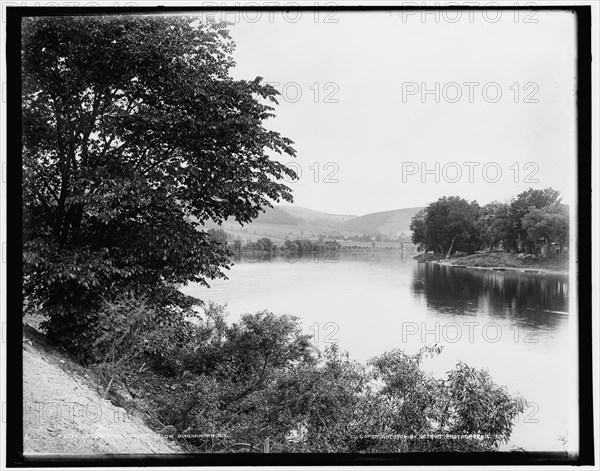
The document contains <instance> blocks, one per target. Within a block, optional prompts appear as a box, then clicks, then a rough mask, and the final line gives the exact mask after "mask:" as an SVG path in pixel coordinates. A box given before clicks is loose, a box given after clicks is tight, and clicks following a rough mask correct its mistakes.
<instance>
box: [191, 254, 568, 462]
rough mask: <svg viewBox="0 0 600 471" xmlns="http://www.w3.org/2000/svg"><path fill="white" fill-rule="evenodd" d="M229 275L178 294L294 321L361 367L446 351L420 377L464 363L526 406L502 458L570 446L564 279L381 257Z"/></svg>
mask: <svg viewBox="0 0 600 471" xmlns="http://www.w3.org/2000/svg"><path fill="white" fill-rule="evenodd" d="M227 276H228V278H229V279H228V280H215V281H212V282H211V283H210V284H211V287H210V289H209V288H206V287H202V286H200V285H197V284H190V285H188V286H186V287H185V288H183V291H184V292H185V293H187V294H191V295H193V296H197V297H199V298H201V299H203V300H204V301H214V302H217V303H223V304H224V303H227V311H228V312H229V314H230V315H229V320H230V321H235V320H237V319H238V318H239V316H240V315H241V314H244V313H254V312H257V311H260V310H264V309H267V310H269V311H272V312H274V313H276V314H291V315H295V316H297V317H298V318H299V319H300V320H301V322H302V325H303V328H304V331H305V332H306V333H311V334H312V335H313V340H314V342H315V343H316V344H317V346H319V347H320V348H324V347H325V346H326V345H327V344H328V343H331V342H337V343H338V345H339V347H340V348H341V349H342V350H345V351H348V352H349V353H350V354H351V355H352V356H353V357H354V358H355V359H357V360H359V361H361V362H365V361H366V360H368V359H369V358H371V357H373V356H376V355H378V354H381V353H383V352H385V351H388V350H392V349H394V348H402V349H405V350H406V351H408V352H415V351H417V350H418V349H419V348H420V347H421V346H422V345H424V344H435V343H437V344H439V345H442V346H443V347H444V350H443V352H442V354H441V355H439V356H437V357H436V358H434V359H431V360H427V361H426V362H425V363H424V365H423V366H424V368H425V369H426V370H428V371H430V372H431V373H433V374H434V375H436V376H439V377H441V376H443V375H444V374H445V372H446V371H448V370H450V369H452V368H453V367H454V365H455V364H456V362H457V361H459V360H461V361H463V362H465V363H467V364H468V365H470V366H474V367H478V368H485V369H488V370H489V372H490V374H491V375H492V378H493V379H494V381H495V382H496V383H498V384H501V385H504V386H506V387H507V388H508V390H509V391H510V392H511V393H520V394H521V395H523V396H524V397H525V398H526V399H527V400H528V407H527V409H526V411H525V413H524V414H523V415H522V416H521V417H520V418H519V421H518V423H517V425H516V427H515V429H514V431H513V435H512V437H511V440H510V442H509V443H508V444H506V445H505V446H503V448H502V449H505V450H508V449H511V448H514V447H521V448H524V449H525V450H528V451H562V450H565V449H568V448H572V447H573V446H574V445H575V444H576V443H574V442H575V441H576V440H575V435H574V432H575V425H576V424H574V423H573V422H571V423H569V413H571V416H573V414H575V415H576V409H573V408H574V406H575V404H576V389H575V390H574V391H573V387H572V385H573V384H574V381H573V377H572V375H571V377H569V375H568V372H569V371H571V370H572V369H573V367H574V366H573V365H575V368H576V363H575V364H573V358H574V357H573V355H574V352H576V350H577V345H576V342H573V340H570V339H572V338H573V336H572V335H569V329H573V328H574V325H575V323H574V322H573V319H571V321H570V315H569V278H568V277H567V276H562V275H539V274H531V273H520V272H513V271H504V272H500V271H491V270H478V269H467V268H452V267H448V266H443V265H437V264H428V263H417V262H415V261H414V260H412V259H411V258H410V257H403V256H402V255H400V254H389V253H378V252H368V253H361V254H344V253H342V254H339V257H335V258H334V257H327V256H316V257H310V258H304V259H299V260H298V259H293V260H284V259H283V258H281V257H279V258H274V259H270V260H263V261H255V262H249V261H244V260H237V261H236V263H235V265H234V266H233V267H232V269H231V270H229V271H228V272H227ZM569 388H571V389H569ZM571 420H573V419H571ZM569 431H571V433H570V434H569ZM565 438H568V439H570V440H569V442H567V443H568V445H566V444H565V441H564V439H565Z"/></svg>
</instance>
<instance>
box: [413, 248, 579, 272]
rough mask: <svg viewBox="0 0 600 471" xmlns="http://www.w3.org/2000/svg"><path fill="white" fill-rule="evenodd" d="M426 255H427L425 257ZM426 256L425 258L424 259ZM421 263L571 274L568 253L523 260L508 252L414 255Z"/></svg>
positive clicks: (492, 269) (480, 268) (493, 269)
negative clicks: (449, 256)
mask: <svg viewBox="0 0 600 471" xmlns="http://www.w3.org/2000/svg"><path fill="white" fill-rule="evenodd" d="M424 256H425V257H424ZM424 258H425V259H424ZM414 259H415V260H417V261H418V262H419V263H435V264H438V265H444V266H449V267H454V268H467V269H478V270H490V271H511V272H520V273H527V274H532V275H561V276H569V275H570V270H569V269H568V263H569V256H568V254H567V253H558V254H552V255H549V256H547V257H543V258H537V257H536V258H534V259H529V260H523V259H520V258H517V256H516V254H514V253H508V252H491V253H478V254H473V255H465V256H455V257H451V258H448V259H444V258H441V257H438V256H435V255H434V254H432V253H427V254H420V255H417V256H416V257H414Z"/></svg>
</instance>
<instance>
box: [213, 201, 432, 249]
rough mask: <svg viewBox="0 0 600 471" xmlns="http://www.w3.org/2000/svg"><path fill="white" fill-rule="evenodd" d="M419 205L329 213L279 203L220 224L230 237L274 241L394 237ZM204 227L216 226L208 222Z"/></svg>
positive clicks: (406, 229) (406, 231) (404, 228)
mask: <svg viewBox="0 0 600 471" xmlns="http://www.w3.org/2000/svg"><path fill="white" fill-rule="evenodd" d="M420 209H422V208H404V209H396V210H392V211H382V212H377V213H370V214H365V215H364V216H355V215H350V214H332V213H325V212H322V211H316V210H314V209H309V208H303V207H301V206H291V205H280V206H275V207H273V208H267V209H266V211H265V212H264V213H261V214H260V215H259V216H258V217H257V218H256V219H255V220H254V221H252V222H251V223H250V224H246V225H244V226H242V225H240V224H238V223H237V222H236V221H234V220H228V221H225V222H223V224H222V225H221V228H222V229H224V230H225V231H226V232H227V233H229V234H230V235H232V236H233V237H241V238H242V239H243V240H244V241H246V240H253V241H254V240H257V239H259V238H261V237H270V238H272V239H274V240H276V241H278V242H282V241H284V240H285V239H286V238H292V239H294V238H306V239H317V238H319V237H320V236H324V237H334V238H338V239H343V238H344V237H347V238H349V239H352V238H355V237H356V236H362V235H369V236H372V235H375V234H376V233H378V232H379V233H381V234H382V235H386V236H392V237H394V238H395V237H398V236H399V235H401V234H402V233H404V234H406V235H407V234H409V233H410V228H409V227H410V221H411V219H412V217H413V216H414V215H415V213H417V212H418V211H419V210H420ZM205 227H206V228H212V227H219V226H217V225H216V224H214V223H212V222H208V223H207V224H205Z"/></svg>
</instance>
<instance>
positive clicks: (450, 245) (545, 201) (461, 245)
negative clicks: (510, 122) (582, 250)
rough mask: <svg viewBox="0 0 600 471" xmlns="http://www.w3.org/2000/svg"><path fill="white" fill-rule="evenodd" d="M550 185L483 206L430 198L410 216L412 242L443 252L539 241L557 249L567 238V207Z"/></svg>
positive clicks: (530, 246) (518, 246)
mask: <svg viewBox="0 0 600 471" xmlns="http://www.w3.org/2000/svg"><path fill="white" fill-rule="evenodd" d="M560 199H561V198H560V193H559V192H558V191H556V190H554V189H552V188H546V189H543V190H534V189H531V188H530V189H529V190H527V191H524V192H522V193H520V194H519V195H518V196H517V197H516V198H514V199H513V200H511V201H510V202H507V203H500V202H497V201H494V202H492V203H489V204H487V205H485V206H483V207H480V206H479V205H478V204H477V202H475V201H473V202H471V203H469V202H467V201H466V200H464V199H462V198H458V197H443V198H440V199H438V200H437V201H435V202H433V203H430V204H429V205H428V206H427V207H426V208H425V209H423V210H421V211H419V212H418V213H417V214H416V215H415V216H414V217H413V219H412V221H411V225H410V229H411V231H412V242H413V243H414V244H417V245H419V247H420V248H421V249H422V250H427V251H434V252H436V253H438V254H440V255H445V256H446V257H449V256H450V255H451V254H452V253H454V252H456V251H460V252H466V253H473V251H474V250H477V249H482V248H488V249H490V250H495V249H497V248H500V247H502V248H504V249H505V250H509V251H518V250H521V249H525V248H526V249H527V250H528V251H529V252H530V253H533V252H534V251H535V250H536V247H537V245H539V243H540V242H541V241H543V242H544V243H546V244H548V243H551V242H555V243H557V244H558V246H559V249H560V250H561V251H562V248H563V247H564V246H565V245H566V244H567V243H568V239H569V208H568V206H567V205H565V204H563V203H561V202H560Z"/></svg>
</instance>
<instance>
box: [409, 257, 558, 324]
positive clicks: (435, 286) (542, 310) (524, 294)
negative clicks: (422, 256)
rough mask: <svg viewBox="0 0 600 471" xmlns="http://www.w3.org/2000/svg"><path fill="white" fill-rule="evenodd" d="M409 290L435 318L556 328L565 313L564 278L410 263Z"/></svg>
mask: <svg viewBox="0 0 600 471" xmlns="http://www.w3.org/2000/svg"><path fill="white" fill-rule="evenodd" d="M412 291H413V293H414V295H415V296H417V297H421V298H423V299H424V300H425V302H426V303H427V306H428V307H429V308H430V309H433V310H435V311H436V312H438V313H440V314H446V315H448V314H450V315H455V316H475V315H478V314H482V313H483V314H487V315H489V316H492V317H496V318H507V319H510V320H511V321H513V322H515V323H517V324H519V325H521V326H523V327H535V328H537V329H543V330H546V329H555V328H556V327H557V326H558V324H559V323H560V322H562V321H563V320H564V317H565V316H566V315H568V309H569V284H568V277H567V276H564V275H543V276H542V275H536V274H531V273H522V272H516V271H493V270H476V269H470V268H454V267H449V266H446V265H438V264H432V263H420V264H415V265H414V268H413V282H412Z"/></svg>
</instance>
